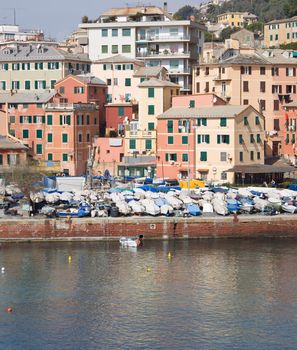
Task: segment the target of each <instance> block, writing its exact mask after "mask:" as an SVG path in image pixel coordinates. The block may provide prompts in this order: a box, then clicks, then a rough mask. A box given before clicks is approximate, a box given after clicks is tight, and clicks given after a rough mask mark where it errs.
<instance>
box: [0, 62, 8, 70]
mask: <svg viewBox="0 0 297 350" xmlns="http://www.w3.org/2000/svg"><path fill="white" fill-rule="evenodd" d="M0 70H8V63H0Z"/></svg>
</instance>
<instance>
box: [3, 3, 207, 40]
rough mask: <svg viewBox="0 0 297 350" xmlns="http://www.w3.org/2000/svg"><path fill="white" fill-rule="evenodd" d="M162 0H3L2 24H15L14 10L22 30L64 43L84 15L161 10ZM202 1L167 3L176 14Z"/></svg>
mask: <svg viewBox="0 0 297 350" xmlns="http://www.w3.org/2000/svg"><path fill="white" fill-rule="evenodd" d="M163 2H164V1H163V0H161V1H160V0H156V1H143V2H141V1H131V2H130V1H129V0H126V1H119V0H109V1H107V0H85V1H82V0H49V1H47V0H10V1H8V0H6V1H5V0H1V3H0V24H3V23H6V24H7V23H13V8H15V9H16V19H17V24H19V25H20V26H21V27H22V28H27V29H31V28H40V29H43V30H44V32H45V33H46V35H47V36H51V37H53V38H55V39H58V40H61V39H63V38H64V37H65V36H67V35H68V34H69V33H71V32H72V31H73V30H74V29H76V28H77V25H78V24H79V23H80V21H81V17H82V16H84V15H87V16H89V18H91V19H93V18H98V17H99V15H100V13H101V12H103V11H105V10H107V9H109V8H110V7H122V6H126V4H129V6H135V5H137V4H145V5H149V4H152V5H157V6H162V5H163ZM200 2H201V1H200V0H196V1H195V0H186V2H185V0H174V1H170V0H169V1H167V3H168V9H169V11H172V12H174V11H176V10H177V9H179V8H180V7H182V6H184V5H191V6H193V5H197V4H199V3H200Z"/></svg>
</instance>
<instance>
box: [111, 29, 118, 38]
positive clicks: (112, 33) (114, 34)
mask: <svg viewBox="0 0 297 350" xmlns="http://www.w3.org/2000/svg"><path fill="white" fill-rule="evenodd" d="M111 35H112V36H118V29H116V28H113V29H112V30H111Z"/></svg>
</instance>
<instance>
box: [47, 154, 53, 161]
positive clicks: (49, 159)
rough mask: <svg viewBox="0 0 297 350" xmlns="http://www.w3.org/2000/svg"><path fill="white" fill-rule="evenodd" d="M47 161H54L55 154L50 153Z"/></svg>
mask: <svg viewBox="0 0 297 350" xmlns="http://www.w3.org/2000/svg"><path fill="white" fill-rule="evenodd" d="M47 160H48V161H52V160H53V154H52V153H48V154H47Z"/></svg>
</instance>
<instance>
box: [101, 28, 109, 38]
mask: <svg viewBox="0 0 297 350" xmlns="http://www.w3.org/2000/svg"><path fill="white" fill-rule="evenodd" d="M101 36H103V37H107V36H108V30H107V29H101Z"/></svg>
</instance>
